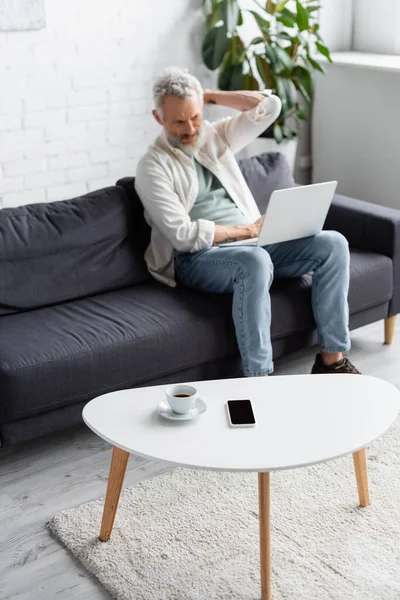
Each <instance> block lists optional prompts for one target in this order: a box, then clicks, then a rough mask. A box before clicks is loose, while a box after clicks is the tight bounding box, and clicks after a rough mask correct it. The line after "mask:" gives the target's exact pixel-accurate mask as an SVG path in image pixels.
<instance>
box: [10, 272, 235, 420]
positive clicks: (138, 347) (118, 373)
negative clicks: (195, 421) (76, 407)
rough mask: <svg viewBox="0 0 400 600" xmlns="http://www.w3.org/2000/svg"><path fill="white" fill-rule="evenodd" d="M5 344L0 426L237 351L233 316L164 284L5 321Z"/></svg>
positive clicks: (115, 292) (136, 288)
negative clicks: (232, 322)
mask: <svg viewBox="0 0 400 600" xmlns="http://www.w3.org/2000/svg"><path fill="white" fill-rule="evenodd" d="M0 339H1V344H0V390H1V393H0V422H7V421H12V420H18V419H22V418H24V417H28V416H31V415H35V414H38V413H40V412H45V411H48V410H51V409H55V408H58V407H61V406H67V405H69V404H73V403H75V402H78V401H80V400H85V399H88V400H89V399H90V398H94V397H95V396H98V395H100V394H103V393H106V392H108V391H112V390H114V389H121V388H128V387H133V386H136V385H138V384H140V383H141V382H146V381H152V380H154V379H156V378H160V377H161V376H163V375H166V374H168V373H174V372H178V371H180V370H182V369H187V368H189V367H190V366H192V365H198V364H202V363H204V362H207V361H212V360H214V359H218V358H221V357H224V356H227V355H228V354H229V353H235V352H236V342H235V336H234V332H233V327H232V324H231V319H230V312H228V313H225V312H224V311H223V310H221V308H220V307H218V306H216V305H215V304H214V303H212V302H210V301H208V300H207V299H205V298H198V297H196V295H195V294H192V293H190V292H187V291H185V290H179V289H171V288H168V287H167V286H163V285H161V284H157V283H148V284H142V285H137V286H134V287H130V288H124V289H121V290H118V291H114V292H109V293H106V294H99V295H97V296H95V297H92V298H83V299H80V300H75V301H73V302H66V303H64V304H60V305H57V306H52V307H46V308H43V309H39V310H35V311H28V312H24V313H20V314H16V315H10V316H6V317H1V318H0Z"/></svg>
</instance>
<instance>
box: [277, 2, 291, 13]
mask: <svg viewBox="0 0 400 600" xmlns="http://www.w3.org/2000/svg"><path fill="white" fill-rule="evenodd" d="M288 2H289V0H283V2H279V4H277V5H276V9H275V12H276V13H277V12H281V11H282V10H283V9H284V8H285V4H287V3H288Z"/></svg>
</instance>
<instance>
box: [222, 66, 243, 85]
mask: <svg viewBox="0 0 400 600" xmlns="http://www.w3.org/2000/svg"><path fill="white" fill-rule="evenodd" d="M242 83H243V66H242V65H228V66H227V67H226V68H225V69H220V72H219V76H218V87H219V89H220V90H240V89H241V87H242Z"/></svg>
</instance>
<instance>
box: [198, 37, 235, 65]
mask: <svg viewBox="0 0 400 600" xmlns="http://www.w3.org/2000/svg"><path fill="white" fill-rule="evenodd" d="M228 43H229V39H228V37H227V31H226V28H225V26H222V27H214V29H210V31H209V32H208V33H207V34H206V37H205V38H204V41H203V47H202V54H203V60H204V63H205V65H206V66H207V67H208V68H209V69H211V71H214V70H215V69H216V68H217V67H219V65H220V64H221V63H222V61H223V58H224V56H225V53H226V51H227V49H228Z"/></svg>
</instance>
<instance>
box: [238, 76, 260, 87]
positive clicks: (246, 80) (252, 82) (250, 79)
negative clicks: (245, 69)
mask: <svg viewBox="0 0 400 600" xmlns="http://www.w3.org/2000/svg"><path fill="white" fill-rule="evenodd" d="M241 89H243V90H259V89H260V86H259V85H258V81H257V79H256V78H255V77H254V75H253V73H250V72H249V73H246V75H244V76H243V84H242V88H241Z"/></svg>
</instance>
